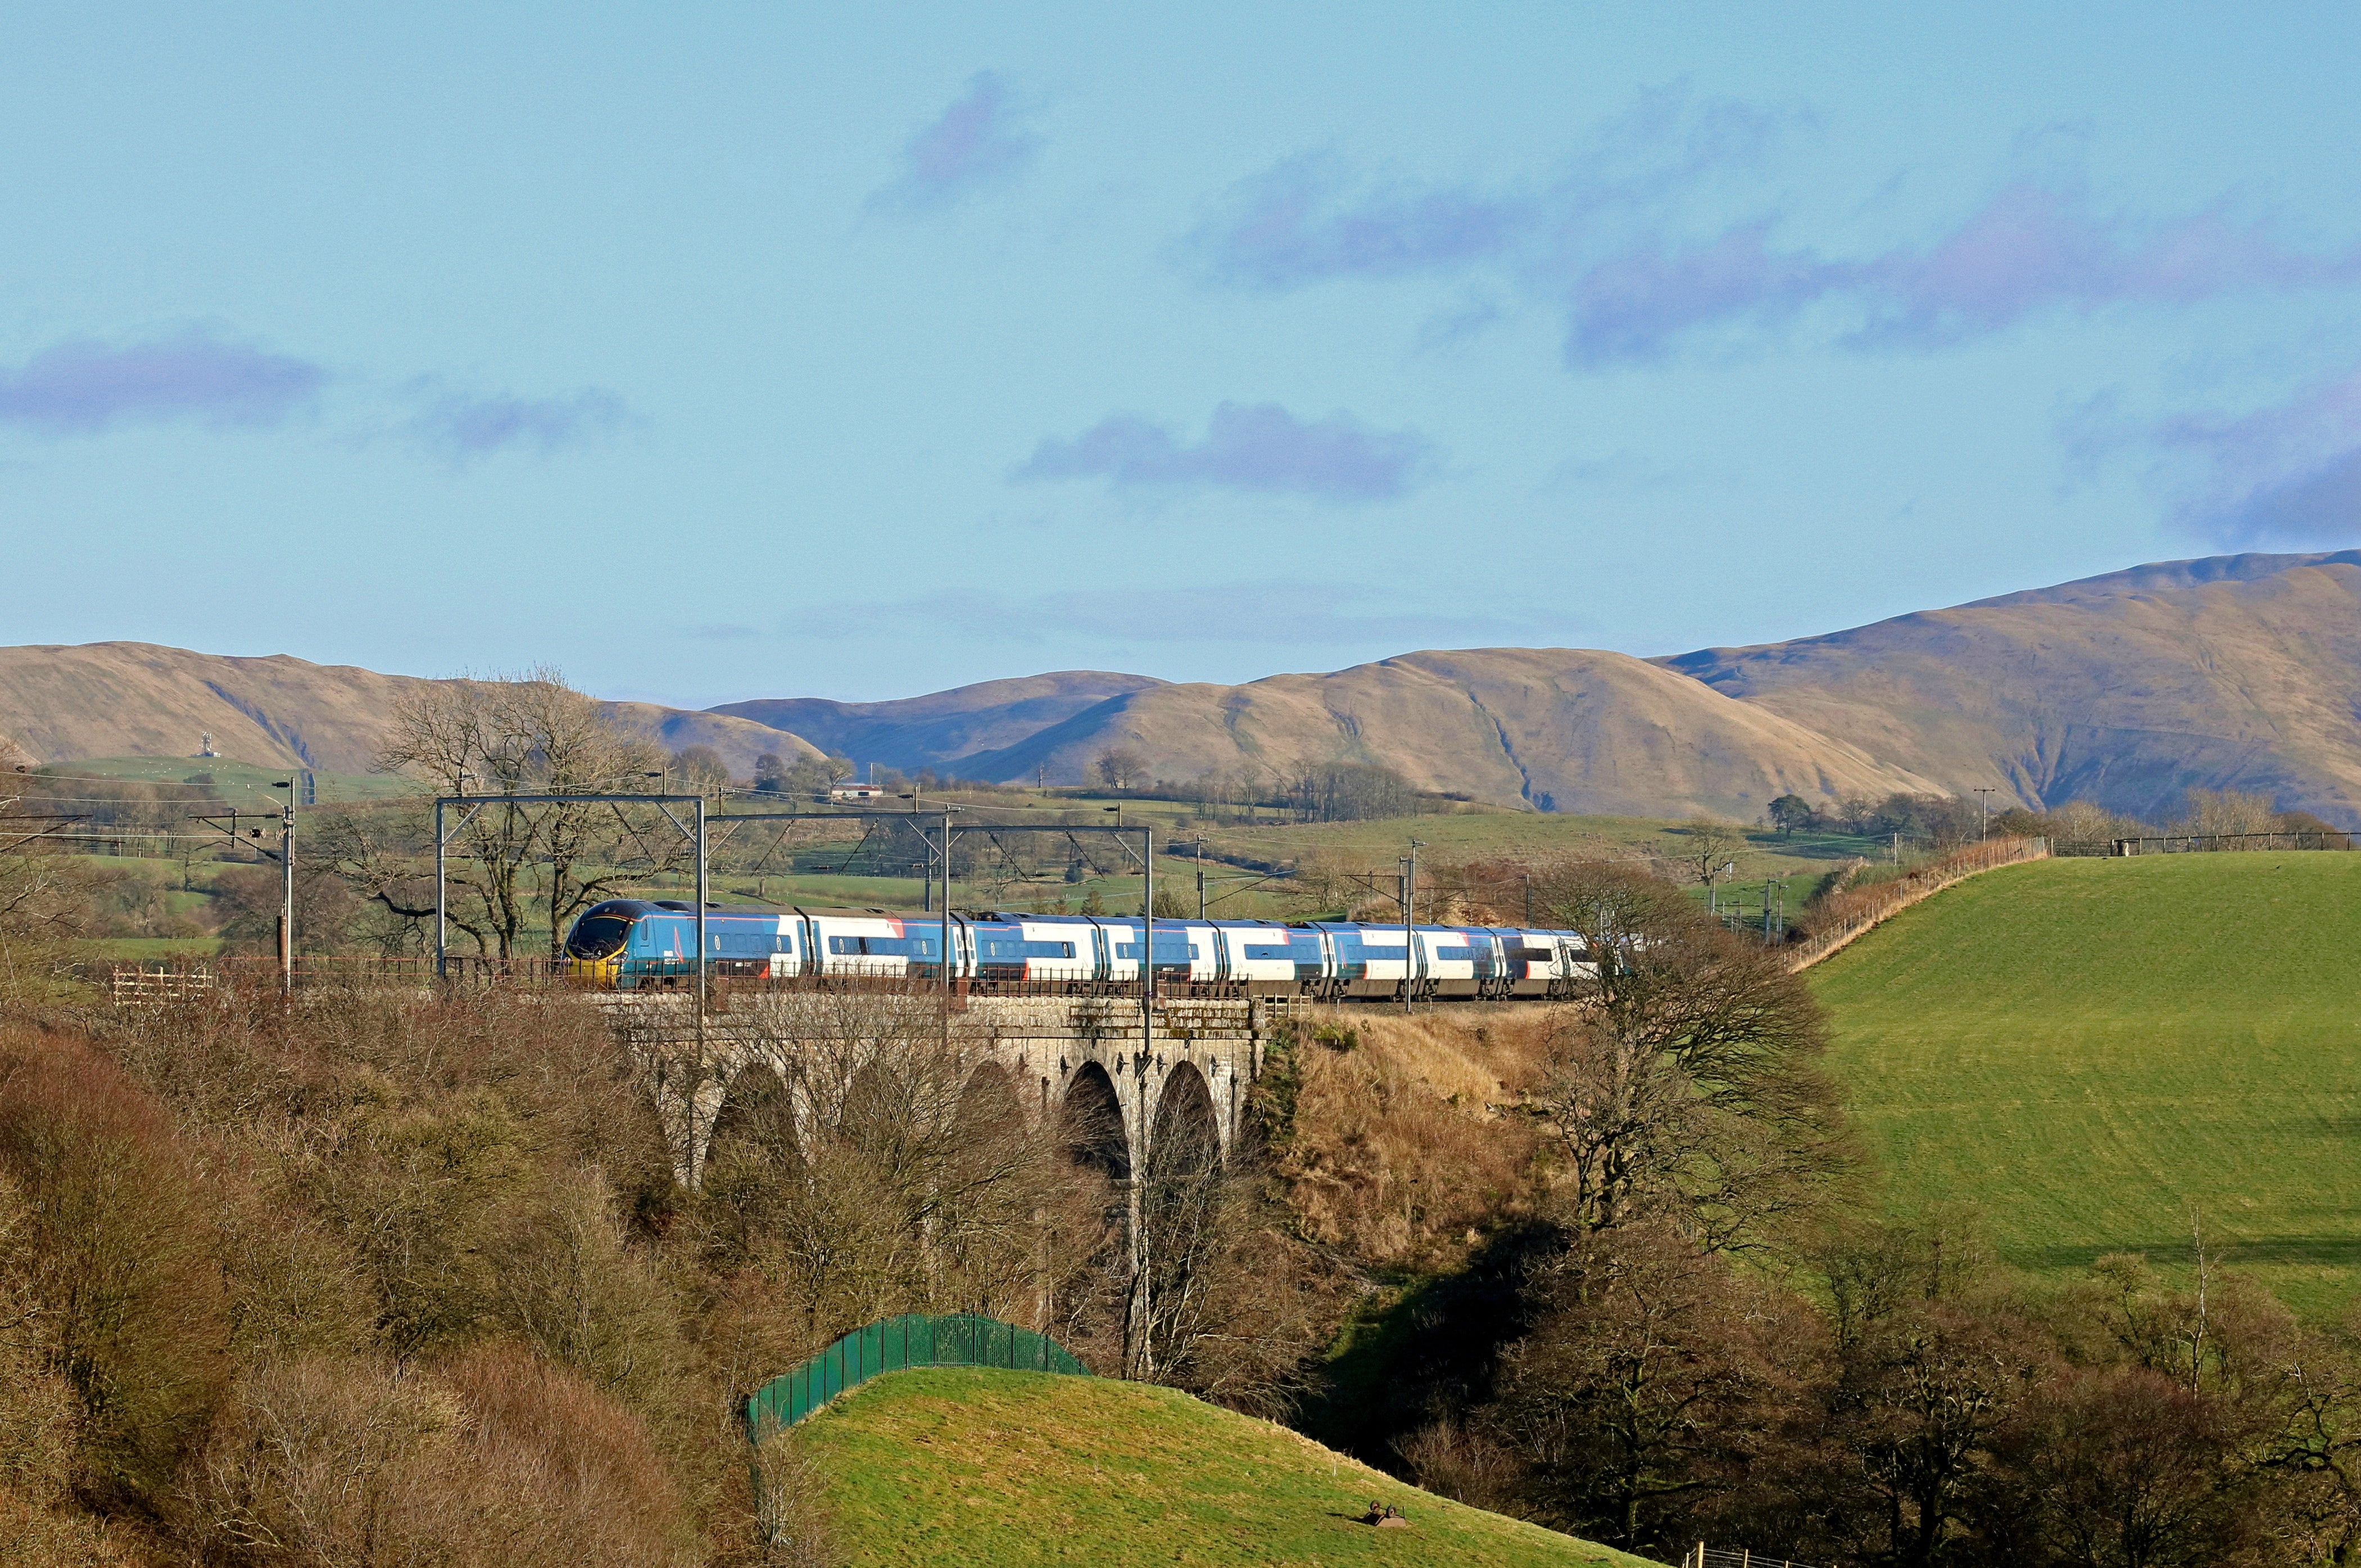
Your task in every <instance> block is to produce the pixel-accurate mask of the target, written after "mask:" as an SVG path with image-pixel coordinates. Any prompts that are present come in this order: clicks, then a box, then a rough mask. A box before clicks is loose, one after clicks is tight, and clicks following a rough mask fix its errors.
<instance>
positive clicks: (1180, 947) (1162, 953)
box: [1115, 937, 1200, 964]
mask: <svg viewBox="0 0 2361 1568" xmlns="http://www.w3.org/2000/svg"><path fill="white" fill-rule="evenodd" d="M1199 956H1200V955H1199V954H1198V951H1197V949H1196V948H1195V947H1194V946H1192V945H1184V944H1183V943H1181V942H1180V941H1179V940H1178V939H1177V938H1171V937H1167V938H1164V939H1163V940H1161V941H1159V942H1158V943H1157V944H1156V961H1157V962H1158V963H1159V964H1186V963H1194V962H1195V961H1196V960H1197V959H1198V957H1199ZM1115 957H1116V958H1119V959H1137V958H1138V957H1139V944H1138V943H1137V942H1117V943H1116V944H1115Z"/></svg>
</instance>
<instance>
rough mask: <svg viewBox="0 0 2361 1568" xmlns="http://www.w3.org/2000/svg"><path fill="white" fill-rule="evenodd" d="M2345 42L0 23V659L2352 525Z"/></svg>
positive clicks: (900, 656)
mask: <svg viewBox="0 0 2361 1568" xmlns="http://www.w3.org/2000/svg"><path fill="white" fill-rule="evenodd" d="M2356 64H2361V10H2356V8H2355V7H2352V6H2350V5H2338V6H2331V5H2301V4H2288V5H2271V6H2256V5H2238V6H2232V5H2209V6H2195V5H2158V4H2156V3H2153V0H2150V3H2148V4H2143V5H2097V4H2092V5H2072V6H2059V5H2004V4H1993V5H1981V6H1957V5H1945V6H1934V5H1892V4H1883V5H1812V4H1780V5H1771V4H1760V5H1741V4H1732V3H1718V4H1678V3H1670V0H1653V3H1650V4H1645V5H1565V4H1559V5H1512V4H1497V5H1483V6H1466V5H1449V6H1446V5H1430V6H1404V5H1369V4H1367V3H1366V0H1363V3H1361V4H1356V5H1270V4H1268V3H1265V4H1260V5H1213V4H1200V5H1191V6H1187V7H1171V8H1166V9H1164V10H1162V11H1160V12H1159V11H1155V10H1150V9H1147V8H1134V7H1112V6H1104V5H1087V6H1086V5H1022V4H1010V3H1005V0H1004V3H1002V4H998V5H990V6H978V5H940V6H913V5H884V4H871V5H860V6H849V5H848V6H827V5H779V4H767V5H729V4H703V5H675V6H653V5H649V6H628V7H627V6H616V5H596V4H575V5H566V6H562V7H561V6H556V5H522V4H511V5H471V6H457V5H434V4H427V3H423V0H421V3H414V4H412V5H404V6H398V7H397V6H381V7H373V8H365V7H359V6H319V5H283V6H273V5H266V4H249V5H239V6H236V7H194V6H185V5H181V6H169V7H168V6H141V5H116V6H111V7H100V6H82V5H62V4H60V5H44V4H38V3H23V4H17V5H10V6H8V7H6V8H5V11H0V143H5V147H6V148H8V149H9V152H8V155H7V156H6V157H5V158H0V540H5V544H6V554H5V560H6V562H7V565H8V566H9V568H10V572H9V576H10V578H11V580H12V581H13V583H14V585H15V588H16V591H15V592H13V593H11V594H9V595H8V596H7V600H6V603H7V606H8V609H7V614H6V617H5V622H0V641H5V642H11V643H37V642H85V641H112V640H132V641H150V642H160V643H166V644H170V645H173V646H179V647H190V648H195V649H199V650H202V651H204V652H217V653H237V654H262V653H291V654H294V655H297V656H299V657H302V658H304V659H310V660H314V661H318V662H321V663H350V664H361V665H366V666H368V667H370V668H374V669H379V670H386V671H392V672H398V673H403V674H423V675H449V674H471V673H472V674H484V673H493V672H502V671H513V670H522V669H524V668H527V667H531V666H537V665H554V666H556V667H557V668H559V669H561V670H563V671H564V672H565V673H566V675H567V676H568V677H569V678H570V679H572V680H573V681H574V682H575V683H576V684H577V685H581V686H583V687H584V688H585V689H588V690H591V691H595V692H597V693H598V694H600V695H602V696H610V697H618V698H634V699H644V700H653V701H659V702H665V703H672V704H676V705H681V706H689V707H704V706H708V705H713V704H719V703H724V702H730V701H737V700H742V699H746V698H752V697H765V696H832V697H840V698H847V699H856V700H873V699H878V698H885V697H893V696H910V695H915V694H917V693H919V692H923V691H928V690H933V689H937V688H940V687H944V686H950V685H961V684H964V683H967V682H971V681H978V680H985V679H992V678H995V677H1000V676H1009V675H1021V674H1032V673H1035V672H1038V671H1044V670H1054V669H1069V668H1080V669H1111V670H1125V671H1135V672H1138V673H1141V674H1151V675H1157V676H1161V677H1164V678H1167V679H1173V680H1212V681H1239V680H1246V679H1252V678H1254V677H1257V676H1259V675H1264V674H1273V673H1276V672H1279V671H1290V670H1328V669H1335V668H1341V667H1343V666H1345V665H1348V664H1352V663H1358V662H1361V661H1365V660H1368V659H1374V658H1380V657H1383V656H1385V655H1388V654H1390V653H1397V652H1407V651H1410V650H1412V649H1417V648H1426V647H1473V646H1487V645H1508V644H1513V645H1569V646H1579V647H1595V648H1611V649H1618V650H1621V651H1624V652H1631V653H1637V654H1642V655H1654V654H1663V653H1675V652H1685V651H1687V650H1689V649H1693V648H1697V647H1702V646H1708V645H1717V644H1721V645H1727V644H1742V643H1752V642H1761V641H1775V640H1780V639H1784V638H1789V637H1795V636H1801V635H1809V634H1811V633H1814V632H1819V631H1827V630H1836V629H1839V628H1840V627H1845V626H1850V625H1857V624H1860V623H1862V622H1865V621H1869V620H1877V619H1881V618H1883V617H1885V616H1889V615H1895V614H1901V613H1905V612H1907V611H1910V610H1913V609H1928V608H1933V607H1937V606H1940V605H1947V604H1953V603H1959V602H1961V601H1964V600H1967V599H1971V598H1980V597H1983V596H1986V595H1992V594H1998V593H2005V592H2009V591H2012V590H2015V589H2019V588H2025V587H2038V586H2043V585H2047V584H2050V583H2056V582H2061V581H2066V580H2070V579H2071V578H2075V577H2080V576H2090V575H2092V574H2095V573H2100V572H2105V571H2110V570H2114V569H2117V568H2121V567H2124V566H2128V565H2134V564H2136V563H2139V562H2144V561H2152V560H2167V559H2178V558H2182V557H2188V556H2195V555H2209V554H2225V553H2230V552H2235V551H2244V550H2266V551H2301V550H2316V549H2341V548H2350V547H2352V546H2353V545H2355V544H2356V543H2361V162H2356V160H2355V159H2353V157H2352V155H2351V149H2352V148H2354V147H2355V146H2356V145H2361V93H2355V92H2354V91H2353V86H2352V83H2353V80H2354V75H2355V69H2356Z"/></svg>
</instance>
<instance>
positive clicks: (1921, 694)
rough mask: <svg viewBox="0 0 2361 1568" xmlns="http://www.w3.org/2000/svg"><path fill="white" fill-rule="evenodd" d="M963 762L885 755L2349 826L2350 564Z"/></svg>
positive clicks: (1176, 691)
mask: <svg viewBox="0 0 2361 1568" xmlns="http://www.w3.org/2000/svg"><path fill="white" fill-rule="evenodd" d="M1664 675H1670V676H1673V677H1676V678H1674V679H1669V680H1668V679H1664V678H1662V676H1664ZM1044 678H1045V679H1051V678H1058V677H1044ZM1010 684H1014V685H1021V684H1022V683H1010ZM1708 693H1710V694H1712V695H1716V696H1723V697H1730V698H1735V699H1737V700H1736V701H1735V702H1730V703H1720V702H1712V701H1708V700H1707V695H1708ZM986 695H987V692H986V688H983V687H962V688H961V690H960V691H959V692H957V693H946V694H941V696H943V697H945V698H957V699H959V703H960V711H961V716H962V718H961V722H962V723H963V724H964V725H965V726H967V727H968V729H967V730H966V733H968V734H972V735H978V736H981V735H983V734H984V733H986V732H992V733H1006V732H1007V731H1008V730H1011V729H1020V728H1022V725H1021V724H1020V723H1019V722H1017V721H1018V720H1019V719H1020V718H1024V719H1028V720H1029V718H1030V717H1031V716H1030V715H1029V714H1027V715H1022V716H1020V715H1019V714H1018V713H1017V712H1016V707H1015V706H1014V705H1013V704H1012V705H1011V706H1009V707H1006V708H1004V709H990V708H986V707H983V706H981V703H982V699H983V697H984V696H986ZM935 700H937V699H934V698H917V699H913V701H912V703H911V704H909V705H875V706H880V707H889V706H906V707H912V708H914V709H916V708H917V707H921V706H923V705H925V704H928V703H930V702H933V701H935ZM726 711H729V712H732V713H739V714H743V715H746V716H748V717H762V716H763V714H765V713H775V714H779V715H781V716H782V717H783V718H784V717H785V715H787V714H789V713H796V714H801V713H804V712H807V711H808V708H807V707H804V706H799V705H793V704H779V703H741V704H735V705H732V706H731V707H730V708H729V709H727V710H726ZM1004 720H1005V721H1006V722H1003V721H1004ZM903 739H905V740H912V741H915V740H920V739H923V738H922V737H919V736H917V735H916V734H915V733H911V734H906V736H905V737H903ZM968 745H969V749H965V750H961V751H959V752H958V754H957V756H956V758H954V756H953V755H952V754H951V753H950V752H938V751H928V750H926V749H924V748H923V747H919V748H917V749H911V750H906V751H904V753H903V754H905V755H906V756H908V757H909V758H910V759H911V760H910V762H897V763H896V765H897V766H904V767H907V766H910V765H912V764H913V763H916V762H923V763H925V764H927V765H932V766H937V767H942V766H946V765H954V764H955V766H956V769H957V771H958V772H960V773H963V774H966V775H969V776H973V777H983V778H992V779H1004V780H1016V779H1026V780H1029V779H1031V778H1033V777H1035V776H1036V775H1037V773H1041V772H1046V773H1048V774H1049V776H1050V777H1052V778H1053V779H1063V780H1069V781H1071V780H1075V779H1079V778H1081V777H1082V776H1083V774H1084V770H1085V768H1086V767H1087V765H1088V763H1089V762H1090V761H1091V760H1092V759H1093V758H1094V757H1096V756H1097V755H1099V754H1100V753H1101V752H1104V751H1108V750H1111V749H1115V748H1118V747H1120V748H1125V749H1128V750H1130V751H1137V752H1138V753H1139V754H1140V755H1141V756H1143V757H1144V758H1145V759H1146V760H1147V762H1148V766H1149V771H1150V772H1151V773H1155V774H1157V775H1159V776H1161V777H1165V778H1170V779H1176V780H1185V779H1190V778H1193V777H1195V776H1197V775H1199V774H1201V773H1205V772H1207V771H1208V770H1213V771H1218V772H1235V771H1237V770H1239V769H1242V768H1244V769H1249V770H1251V769H1260V770H1261V771H1262V772H1263V773H1265V774H1266V775H1269V774H1273V773H1276V774H1279V775H1285V774H1287V773H1290V772H1293V771H1295V770H1300V769H1301V768H1303V767H1306V766H1309V765H1317V764H1320V763H1323V762H1384V763H1386V764H1387V765H1389V766H1391V767H1394V768H1397V769H1399V770H1400V771H1401V772H1402V773H1404V774H1406V775H1407V776H1409V777H1410V778H1411V780H1412V781H1413V782H1414V783H1416V784H1420V785H1422V786H1423V787H1426V788H1432V789H1452V790H1464V791H1466V792H1468V793H1470V794H1472V795H1476V796H1477V797H1478V798H1480V799H1484V800H1489V801H1494V802H1498V803H1501V804H1508V805H1514V804H1520V803H1521V804H1524V805H1528V806H1536V807H1539V808H1541V809H1543V810H1557V811H1579V812H1598V813H1638V814H1642V815H1645V814H1657V813H1675V814H1676V813H1679V812H1683V811H1686V810H1691V809H1696V808H1698V807H1703V808H1707V809H1710V810H1716V811H1725V812H1730V813H1732V814H1734V815H1738V816H1741V817H1752V816H1753V815H1754V814H1755V813H1756V812H1758V811H1760V810H1761V808H1762V805H1763V802H1764V801H1766V800H1768V799H1770V798H1771V797H1772V796H1773V795H1778V794H1782V793H1784V792H1786V791H1788V790H1794V791H1795V792H1797V793H1799V794H1802V795H1806V796H1815V797H1817V796H1841V795H1847V794H1854V793H1858V794H1862V795H1883V794H1884V793H1886V792H1888V791H1891V790H1895V789H1905V790H1941V791H1945V792H1963V791H1966V790H1969V789H1971V788H1974V787H1976V786H1978V785H1985V784H1989V785H1993V786H1995V787H1997V788H1999V789H2001V790H2003V791H2004V798H2005V797H2006V796H2011V795H2013V796H2014V797H2015V799H2016V800H2017V801H2019V802H2020V803H2022V804H2024V805H2026V806H2044V805H2049V806H2055V805H2059V804H2062V803H2064V802H2066V801H2068V800H2072V799H2092V800H2096V801H2099V802H2100V803H2101V804H2103V805H2105V806H2111V807H2113V808H2114V809H2116V810H2120V811H2125V812H2128V813H2131V814H2134V815H2137V816H2141V817H2148V818H2151V819H2160V818H2164V817H2169V816H2171V815H2172V814H2173V813H2174V812H2175V811H2177V810H2178V809H2179V807H2180V802H2181V800H2182V798H2183V796H2184V795H2185V794H2186V792H2187V791H2188V790H2190V789H2191V788H2209V789H2223V788H2234V789H2241V790H2249V791H2259V792H2262V793H2266V794H2268V795H2272V796H2273V797H2274V798H2275V799H2276V801H2277V802H2278V804H2279V806H2281V807H2282V808H2283V809H2303V810H2310V811H2313V812H2317V813H2319V814H2320V815H2321V816H2323V817H2327V818H2329V819H2331V820H2332V821H2336V822H2340V823H2345V824H2348V825H2361V552H2357V551H2345V552H2341V553H2337V554H2317V555H2260V554H2248V555H2229V556H2215V557H2210V558H2207V559H2203V560H2196V561H2177V562H2164V563H2158V564H2155V565H2145V566H2137V567H2134V568H2132V569H2130V570H2128V571H2123V572H2114V573H2110V574H2107V575H2105V576H2097V577H2090V578H2084V579H2081V580H2080V581H2077V582H2072V583H2066V584H2062V585H2059V586H2058V587H2049V588H2038V589H2032V590H2028V591H2026V592H2023V593H2015V594H2008V595H2004V596H2002V597H2000V598H1990V599H1982V600H1978V601H1976V602H1975V603H1972V604H1967V605H1961V606H1959V607H1957V608H1954V609H1938V610H1928V611H1924V612H1920V613H1917V614H1913V615H1905V616H1901V617H1897V618H1895V619H1894V620H1883V621H1879V622H1877V623H1875V624H1873V625H1870V626H1864V627H1858V628H1854V629H1852V630H1847V631H1839V632H1833V633H1829V634H1828V635H1825V636H1820V637H1809V638H1802V639H1797V640H1795V641H1789V642H1781V643H1772V644H1766V645H1763V646H1760V647H1752V648H1710V649H1704V650H1700V651H1699V652H1694V653H1686V654H1681V655H1677V656H1672V657H1666V658H1662V659H1655V660H1647V661H1642V660H1638V659H1632V658H1629V657H1627V656H1625V655H1622V654H1620V653H1605V652H1585V651H1580V650H1573V649H1503V648H1494V649H1476V650H1469V651H1464V652H1421V653H1411V654H1405V655H1402V656H1400V657H1399V658H1393V659H1386V660H1381V661H1379V662H1378V663H1372V664H1363V665H1358V666H1356V667H1354V668H1352V669H1349V670H1343V671H1339V672H1336V673H1334V674H1285V675H1274V676H1271V677H1268V678H1267V679H1264V680H1259V681H1253V682H1249V683H1247V684H1246V685H1235V686H1221V685H1150V684H1146V683H1143V684H1141V685H1138V686H1137V687H1136V688H1135V689H1132V690H1129V691H1126V692H1122V693H1118V694H1115V695H1112V696H1108V697H1106V698H1105V699H1104V700H1103V701H1100V702H1098V703H1096V704H1094V705H1091V706H1087V707H1076V708H1074V709H1073V710H1071V712H1069V713H1067V714H1066V715H1065V716H1064V717H1062V718H1060V719H1058V720H1057V721H1056V722H1054V723H1049V724H1047V725H1045V726H1042V727H1039V728H1036V729H1031V730H1029V731H1028V732H1026V733H1024V734H1023V735H1022V736H1021V738H1019V739H1016V740H1008V741H1005V742H1004V743H1002V744H999V745H998V746H996V747H983V746H980V745H974V744H973V743H972V742H970V743H968ZM853 754H854V755H855V756H860V755H862V753H860V752H859V751H855V752H854V753H853Z"/></svg>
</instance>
